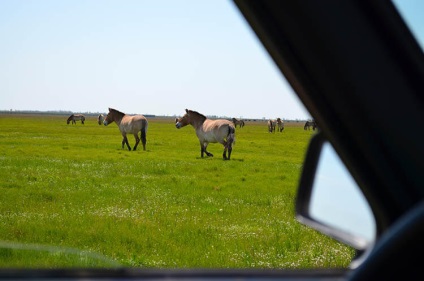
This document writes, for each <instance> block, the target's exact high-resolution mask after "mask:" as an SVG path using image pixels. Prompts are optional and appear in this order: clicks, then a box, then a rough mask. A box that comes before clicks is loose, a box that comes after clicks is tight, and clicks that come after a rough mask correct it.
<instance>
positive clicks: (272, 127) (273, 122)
mask: <svg viewBox="0 0 424 281" xmlns="http://www.w3.org/2000/svg"><path fill="white" fill-rule="evenodd" d="M276 125H277V120H273V119H269V120H268V132H270V133H273V132H275V126H276Z"/></svg>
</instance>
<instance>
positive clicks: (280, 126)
mask: <svg viewBox="0 0 424 281" xmlns="http://www.w3.org/2000/svg"><path fill="white" fill-rule="evenodd" d="M277 127H278V129H277V130H278V131H279V132H282V131H283V130H284V121H283V120H281V118H277Z"/></svg>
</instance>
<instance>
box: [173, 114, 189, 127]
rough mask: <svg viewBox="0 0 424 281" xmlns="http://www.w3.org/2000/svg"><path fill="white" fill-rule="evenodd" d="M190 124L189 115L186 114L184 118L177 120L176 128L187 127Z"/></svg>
mask: <svg viewBox="0 0 424 281" xmlns="http://www.w3.org/2000/svg"><path fill="white" fill-rule="evenodd" d="M188 124H189V117H188V114H187V113H186V114H184V116H183V117H180V118H175V127H177V129H179V128H182V127H184V126H187V125H188Z"/></svg>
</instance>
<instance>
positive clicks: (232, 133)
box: [227, 126, 236, 146]
mask: <svg viewBox="0 0 424 281" xmlns="http://www.w3.org/2000/svg"><path fill="white" fill-rule="evenodd" d="M227 142H228V144H229V145H230V146H232V145H234V144H235V143H236V129H235V128H234V127H233V126H228V134H227Z"/></svg>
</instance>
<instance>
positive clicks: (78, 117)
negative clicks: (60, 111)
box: [66, 114, 85, 125]
mask: <svg viewBox="0 0 424 281" xmlns="http://www.w3.org/2000/svg"><path fill="white" fill-rule="evenodd" d="M77 120H81V124H84V121H85V117H84V115H82V114H76V115H75V114H72V115H71V116H69V118H68V120H66V124H69V122H71V121H72V125H73V124H76V123H77Z"/></svg>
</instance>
